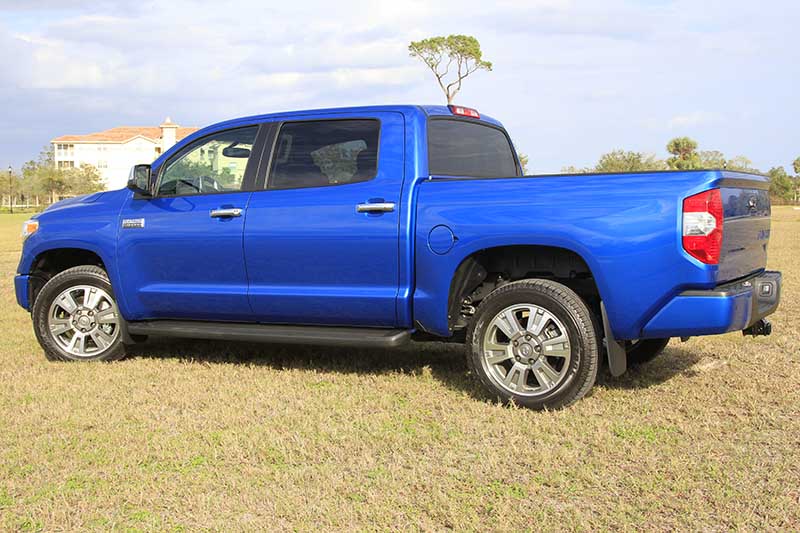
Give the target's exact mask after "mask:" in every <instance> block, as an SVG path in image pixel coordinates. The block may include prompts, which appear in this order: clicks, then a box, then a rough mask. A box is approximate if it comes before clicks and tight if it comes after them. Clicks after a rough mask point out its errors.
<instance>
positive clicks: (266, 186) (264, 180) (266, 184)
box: [256, 116, 383, 191]
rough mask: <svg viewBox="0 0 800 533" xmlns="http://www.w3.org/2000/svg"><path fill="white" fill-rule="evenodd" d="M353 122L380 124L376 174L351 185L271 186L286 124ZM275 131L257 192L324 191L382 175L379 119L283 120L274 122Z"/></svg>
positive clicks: (360, 117)
mask: <svg viewBox="0 0 800 533" xmlns="http://www.w3.org/2000/svg"><path fill="white" fill-rule="evenodd" d="M353 120H369V121H372V122H377V123H378V148H377V150H376V152H375V172H374V174H373V175H372V176H371V177H370V178H369V179H366V180H359V181H354V182H349V183H328V184H327V185H300V186H297V187H271V186H270V185H271V184H270V181H271V180H270V177H271V173H272V165H273V164H274V162H275V149H276V146H277V143H278V137H280V134H281V130H282V129H283V126H284V125H285V124H301V123H305V122H341V121H353ZM272 125H273V130H272V131H271V132H270V133H271V135H270V137H271V138H270V139H269V146H270V148H269V157H268V158H267V162H266V168H265V170H264V172H262V173H260V175H259V180H258V183H256V186H258V185H261V188H257V189H256V191H291V190H296V189H322V188H327V187H344V186H347V185H358V184H359V183H367V182H369V181H372V180H374V179H375V178H377V177H378V174H379V173H380V164H381V163H380V162H381V140H382V138H383V122H382V121H381V119H380V118H378V117H369V116H367V117H364V116H353V117H337V118H307V119H301V120H283V121H280V122H273V123H272Z"/></svg>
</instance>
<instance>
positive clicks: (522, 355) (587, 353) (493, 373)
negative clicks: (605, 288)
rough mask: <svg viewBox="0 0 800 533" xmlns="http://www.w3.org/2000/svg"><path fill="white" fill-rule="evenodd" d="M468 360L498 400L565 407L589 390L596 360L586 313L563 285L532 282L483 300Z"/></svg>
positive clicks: (594, 341)
mask: <svg viewBox="0 0 800 533" xmlns="http://www.w3.org/2000/svg"><path fill="white" fill-rule="evenodd" d="M467 352H468V353H467V359H468V363H469V366H470V369H471V370H472V372H473V373H474V374H475V375H476V376H477V377H478V379H480V381H481V383H482V384H483V385H484V386H485V387H486V388H487V389H488V390H489V391H490V392H491V393H492V394H493V395H496V396H497V397H498V398H499V399H500V400H502V401H503V402H511V401H513V402H514V403H516V404H518V405H522V406H525V407H529V408H532V409H544V408H548V409H558V408H561V407H566V406H568V405H570V404H572V403H573V402H575V401H577V400H578V399H580V398H582V397H583V396H585V395H586V393H587V392H588V391H589V389H591V388H592V385H594V382H595V379H596V377H597V367H598V361H599V351H598V339H597V333H596V331H595V327H594V322H593V320H592V316H591V312H590V311H589V309H588V307H587V306H586V304H585V303H584V302H583V300H581V298H580V297H579V296H578V295H577V294H575V292H573V291H572V290H571V289H569V288H568V287H566V286H564V285H562V284H560V283H556V282H554V281H550V280H542V279H530V280H523V281H516V282H514V283H509V284H508V285H504V286H503V287H500V288H499V289H497V290H495V291H494V292H492V293H491V294H490V295H489V296H487V297H486V298H485V299H484V300H483V302H481V304H480V306H479V307H478V310H477V312H476V314H475V316H474V318H473V320H472V322H471V324H470V326H469V329H468V331H467Z"/></svg>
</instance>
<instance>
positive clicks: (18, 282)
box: [14, 274, 31, 311]
mask: <svg viewBox="0 0 800 533" xmlns="http://www.w3.org/2000/svg"><path fill="white" fill-rule="evenodd" d="M29 281H30V276H28V275H27V274H23V275H18V276H16V277H15V278H14V292H15V293H16V294H17V303H18V304H19V305H20V306H21V307H23V308H25V309H27V310H28V311H30V310H31V308H30V300H29V296H28V287H30V283H29Z"/></svg>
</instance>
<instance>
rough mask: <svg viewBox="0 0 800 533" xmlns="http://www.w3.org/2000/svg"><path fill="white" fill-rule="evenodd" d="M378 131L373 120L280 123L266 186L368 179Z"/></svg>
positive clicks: (373, 167) (375, 167)
mask: <svg viewBox="0 0 800 533" xmlns="http://www.w3.org/2000/svg"><path fill="white" fill-rule="evenodd" d="M379 134H380V122H378V121H377V120H324V121H313V122H312V121H309V122H295V123H289V124H284V125H283V126H282V127H281V131H280V134H279V135H278V140H277V143H276V145H275V146H276V148H275V156H274V160H273V163H272V169H271V171H270V176H269V182H268V186H269V188H271V189H292V188H299V187H321V186H325V185H337V184H345V183H357V182H360V181H367V180H371V179H372V178H374V177H375V175H376V173H377V170H378V137H379Z"/></svg>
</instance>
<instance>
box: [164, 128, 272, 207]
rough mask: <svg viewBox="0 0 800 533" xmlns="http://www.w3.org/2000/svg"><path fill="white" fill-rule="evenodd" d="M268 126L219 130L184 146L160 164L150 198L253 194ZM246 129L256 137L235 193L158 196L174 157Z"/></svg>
mask: <svg viewBox="0 0 800 533" xmlns="http://www.w3.org/2000/svg"><path fill="white" fill-rule="evenodd" d="M269 126H270V124H265V123H258V122H257V123H254V124H244V125H238V126H235V127H232V128H226V129H220V130H216V131H212V132H210V133H208V134H207V135H203V136H202V137H199V138H197V139H195V140H193V141H192V142H190V143H189V144H187V145H186V146H184V147H182V148H181V149H180V150H178V151H177V152H176V153H175V154H174V155H172V156H171V157H170V158H169V159H167V160H166V161H164V162H163V163H161V165H159V167H158V174H157V175H156V178H155V187H154V190H153V196H152V197H151V198H194V197H196V196H217V195H221V194H236V193H243V192H253V191H255V190H257V189H256V188H255V186H256V184H257V183H256V182H257V175H258V170H259V167H260V165H261V159H262V158H263V156H264V142H265V140H266V137H267V134H268V133H269V130H270V127H269ZM248 128H257V129H256V136H255V140H254V141H253V148H252V149H251V151H250V157H249V158H248V159H247V166H246V167H245V170H244V176H243V177H242V187H241V188H240V189H239V190H236V191H218V192H210V191H209V192H201V193H197V194H159V191H158V189H159V187H160V186H161V179H162V178H163V177H164V172H166V169H167V168H169V165H170V163H171V162H172V161H174V160H175V158H176V157H180V156H181V155H182V154H184V153H186V150H188V149H190V148H194V147H197V145H199V144H202V143H203V142H204V141H206V140H207V139H209V138H210V137H215V136H217V135H219V134H220V133H228V132H231V131H236V130H244V129H248Z"/></svg>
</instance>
